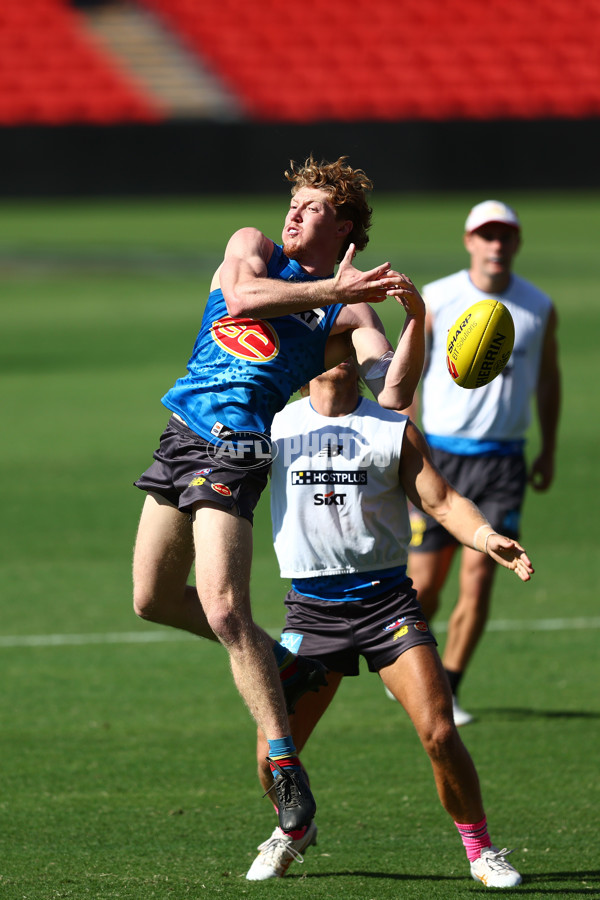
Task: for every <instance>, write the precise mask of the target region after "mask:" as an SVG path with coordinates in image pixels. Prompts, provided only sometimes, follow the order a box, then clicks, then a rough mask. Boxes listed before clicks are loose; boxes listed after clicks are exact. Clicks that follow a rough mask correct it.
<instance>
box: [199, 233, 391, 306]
mask: <svg viewBox="0 0 600 900" xmlns="http://www.w3.org/2000/svg"><path fill="white" fill-rule="evenodd" d="M273 246H274V245H273V242H272V241H271V240H270V239H269V238H267V237H265V235H264V234H262V232H260V231H259V230H258V229H256V228H242V229H240V230H239V231H237V232H236V233H235V234H234V235H233V236H232V237H231V238H230V240H229V242H228V244H227V248H226V250H225V258H224V260H223V263H222V264H221V266H220V268H219V270H218V272H217V273H216V276H215V278H216V279H217V280H216V281H215V280H214V279H213V286H214V287H216V286H220V288H221V290H222V291H223V296H224V298H225V303H226V304H227V310H228V312H229V314H230V315H231V316H233V317H234V318H239V317H241V316H250V317H252V318H273V317H275V316H281V315H287V314H289V313H292V312H302V311H304V310H307V309H316V308H317V307H319V306H330V305H332V304H334V303H359V302H364V301H367V300H369V301H371V302H379V301H380V300H384V299H385V298H386V295H387V292H388V290H389V289H390V288H391V286H392V284H394V283H395V282H396V280H397V276H398V273H397V272H394V271H393V270H392V269H391V267H390V264H389V263H383V264H382V265H380V266H377V267H376V268H375V269H371V270H370V271H368V272H361V271H360V270H359V269H356V268H355V267H354V266H352V265H351V263H349V264H346V266H344V261H345V260H346V257H345V258H344V261H343V262H342V263H341V264H340V268H341V267H342V266H344V268H343V271H342V277H341V278H339V277H338V276H337V275H336V277H335V278H327V277H325V276H326V275H329V274H330V272H331V270H332V269H333V266H334V264H335V260H332V261H331V264H330V267H328V269H329V271H327V272H323V278H320V279H319V280H317V281H305V282H282V281H280V280H276V279H272V278H267V277H266V273H267V268H266V267H267V263H268V261H269V259H270V257H271V253H272V252H273ZM347 256H348V254H347ZM338 275H339V272H338Z"/></svg>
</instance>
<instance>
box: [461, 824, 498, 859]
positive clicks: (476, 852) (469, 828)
mask: <svg viewBox="0 0 600 900" xmlns="http://www.w3.org/2000/svg"><path fill="white" fill-rule="evenodd" d="M454 824H455V825H456V827H457V828H458V833H459V834H460V836H461V838H462V842H463V844H464V845H465V850H466V851H467V859H468V860H469V862H473V860H474V859H478V858H479V856H480V855H481V851H482V850H485V848H486V847H491V846H492V842H491V840H490V836H489V834H488V830H487V820H486V818H485V816H484V817H483V819H482V820H481V822H477V823H476V824H475V825H461V824H460V823H459V822H455V823H454Z"/></svg>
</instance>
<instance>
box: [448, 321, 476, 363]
mask: <svg viewBox="0 0 600 900" xmlns="http://www.w3.org/2000/svg"><path fill="white" fill-rule="evenodd" d="M472 318H473V315H472V313H467V315H466V316H465V318H464V319H463V321H462V322H460V324H456V325H455V326H454V334H452V335H450V334H449V335H448V353H449V354H453V353H454V351H455V349H457V344H462V342H463V341H464V340H465V338H466V337H467V335H469V334H471V332H472V331H473V329H474V328H475V327H476V325H477V322H473V323H472V324H471V326H470V327H468V326H469V322H470V321H471V319H472ZM459 338H460V340H459Z"/></svg>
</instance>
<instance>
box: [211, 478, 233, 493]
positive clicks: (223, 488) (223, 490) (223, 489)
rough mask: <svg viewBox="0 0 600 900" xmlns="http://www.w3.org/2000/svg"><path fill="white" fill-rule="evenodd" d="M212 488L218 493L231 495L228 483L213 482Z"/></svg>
mask: <svg viewBox="0 0 600 900" xmlns="http://www.w3.org/2000/svg"><path fill="white" fill-rule="evenodd" d="M211 488H212V489H213V491H216V492H217V494H222V496H223V497H231V491H230V490H229V488H228V487H227V485H226V484H221V483H220V482H219V481H217V483H216V484H211Z"/></svg>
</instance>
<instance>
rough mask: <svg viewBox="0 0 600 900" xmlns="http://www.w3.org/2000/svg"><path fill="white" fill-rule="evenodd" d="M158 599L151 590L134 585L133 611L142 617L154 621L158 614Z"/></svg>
mask: <svg viewBox="0 0 600 900" xmlns="http://www.w3.org/2000/svg"><path fill="white" fill-rule="evenodd" d="M157 606H158V603H157V600H156V597H155V596H154V594H153V593H152V592H151V591H147V590H145V589H142V588H140V587H138V586H137V585H134V589H133V611H134V613H135V614H136V616H139V617H140V619H145V620H146V621H148V622H153V621H155V619H156V615H157Z"/></svg>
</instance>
